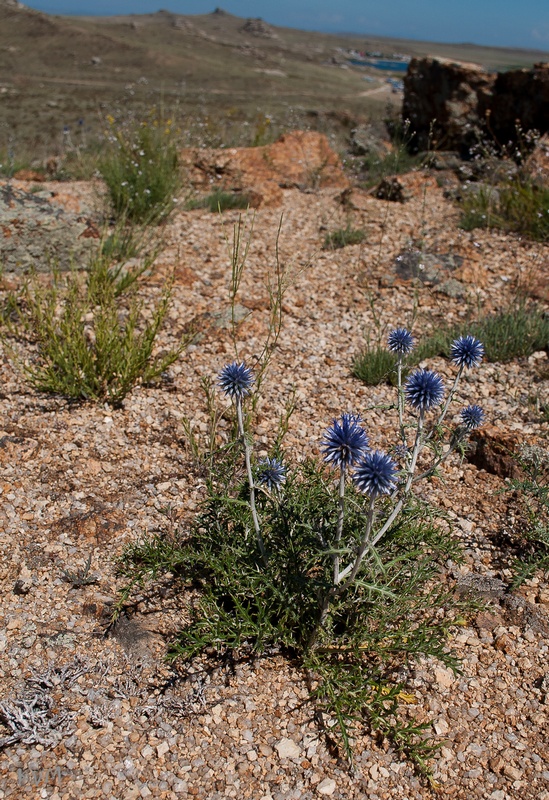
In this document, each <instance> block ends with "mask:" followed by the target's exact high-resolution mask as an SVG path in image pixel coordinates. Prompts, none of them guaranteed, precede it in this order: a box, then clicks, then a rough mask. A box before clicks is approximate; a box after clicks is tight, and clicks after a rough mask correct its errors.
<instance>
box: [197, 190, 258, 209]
mask: <svg viewBox="0 0 549 800" xmlns="http://www.w3.org/2000/svg"><path fill="white" fill-rule="evenodd" d="M249 206H250V198H249V197H248V195H246V194H242V193H238V192H225V191H223V190H222V189H216V190H215V191H214V192H212V193H211V194H209V195H206V197H199V198H195V199H192V200H189V201H188V202H187V208H189V209H193V208H208V209H209V210H210V211H212V212H216V211H219V212H222V211H228V210H229V209H235V208H236V209H241V210H245V209H247V208H249Z"/></svg>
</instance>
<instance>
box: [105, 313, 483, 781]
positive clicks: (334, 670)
mask: <svg viewBox="0 0 549 800" xmlns="http://www.w3.org/2000/svg"><path fill="white" fill-rule="evenodd" d="M413 346H414V342H413V338H412V336H411V334H410V333H409V332H408V331H407V330H405V329H402V328H401V329H397V330H396V331H392V332H391V334H390V336H389V349H390V351H391V353H392V355H393V356H394V357H395V359H396V373H397V386H396V403H395V408H396V410H397V412H398V428H397V430H396V431H395V441H394V446H392V447H391V450H390V451H389V452H387V453H385V452H383V451H381V450H372V449H371V448H370V445H369V440H368V435H367V433H366V431H365V430H364V428H363V426H362V420H361V418H360V416H358V415H356V414H352V413H344V414H343V415H342V416H341V418H340V419H337V420H334V421H333V422H332V424H331V425H330V426H329V427H328V428H327V430H326V432H325V434H324V439H323V440H322V442H321V444H320V447H321V451H322V454H323V462H322V463H319V462H317V461H314V460H311V459H308V460H305V461H302V462H301V463H299V461H298V463H297V464H296V465H293V464H292V463H291V462H290V460H289V459H288V460H286V457H285V456H284V453H283V451H282V443H281V437H280V436H277V437H276V443H275V446H274V448H273V450H272V452H271V453H270V455H269V456H268V457H266V458H260V459H258V458H256V456H255V453H254V445H253V408H254V402H253V401H254V392H255V391H256V390H257V389H256V387H255V388H254V385H255V383H256V375H255V374H254V371H253V370H252V369H251V368H249V367H248V366H247V365H246V364H245V363H244V362H237V361H234V362H233V363H230V364H227V365H226V366H225V367H224V368H223V369H222V371H221V373H220V374H219V378H218V385H219V388H220V389H221V391H222V392H223V393H224V395H225V396H226V397H227V398H228V399H229V400H230V401H231V406H232V409H233V412H234V422H235V424H234V430H235V436H234V438H232V439H230V440H229V441H227V442H226V444H225V445H224V446H223V447H222V448H221V449H218V450H217V451H216V453H215V454H214V456H213V459H212V461H211V468H210V470H209V474H208V476H207V478H206V490H207V497H206V499H205V501H204V503H203V506H202V509H201V510H200V512H199V513H198V515H197V518H196V520H195V522H194V524H193V525H192V526H191V527H190V529H189V530H181V531H179V533H178V534H176V535H175V536H171V537H162V536H154V537H152V538H151V537H148V538H146V539H145V540H144V541H143V542H141V543H138V544H133V545H131V546H130V547H128V548H127V550H126V551H125V553H124V554H123V556H122V557H121V559H120V562H119V569H120V572H121V573H122V574H123V575H124V576H125V578H126V580H127V583H126V586H125V589H124V590H123V592H122V595H121V598H120V602H119V606H118V607H119V609H120V608H121V607H122V605H123V603H124V602H125V601H126V600H127V599H128V598H129V597H130V595H131V592H132V590H133V588H134V587H135V586H137V585H139V586H142V585H143V584H144V583H145V582H147V581H149V580H151V579H156V578H159V577H160V576H161V575H163V574H164V573H166V572H169V573H170V574H171V575H172V576H173V577H174V579H175V580H176V581H177V591H181V589H182V588H183V587H184V586H187V587H188V588H189V589H190V588H191V587H192V588H193V590H196V589H198V590H199V592H200V600H199V602H197V603H194V604H193V614H192V619H191V621H190V623H189V624H188V625H187V626H185V628H184V630H182V631H181V633H180V634H179V635H178V636H177V638H176V640H175V641H174V643H173V646H172V649H171V657H172V658H180V657H183V658H185V659H192V658H194V657H196V656H198V655H204V654H210V655H213V654H217V655H222V656H226V655H227V654H232V656H233V657H245V656H246V655H251V654H254V653H268V652H270V651H271V649H272V648H277V649H280V648H282V651H283V652H285V653H287V654H288V655H291V657H292V658H293V660H294V663H295V661H296V660H297V661H298V662H299V663H300V664H301V666H302V668H303V671H304V674H305V676H306V679H307V683H308V686H309V688H310V692H311V701H312V702H313V704H314V705H315V707H316V710H317V712H321V717H322V718H323V719H324V720H325V722H326V725H327V727H328V729H329V731H330V737H331V738H332V739H334V737H335V738H336V740H337V741H338V742H339V744H340V745H341V747H342V748H343V750H344V751H345V753H346V754H347V756H348V757H349V758H351V757H352V744H351V742H352V739H353V738H356V736H357V735H359V734H360V732H361V730H362V729H363V728H364V726H366V727H369V728H370V729H372V730H376V731H378V732H380V733H381V734H383V735H385V736H387V737H388V739H390V740H391V741H392V742H393V744H394V746H395V747H396V749H397V750H398V751H399V752H402V753H404V754H406V755H407V756H408V757H409V758H411V759H412V760H413V761H414V763H415V764H416V766H417V767H418V769H419V770H420V771H422V772H424V773H428V769H429V768H428V757H429V756H430V755H431V754H432V752H433V749H434V747H435V745H433V743H432V742H430V741H428V740H427V738H426V731H427V728H428V723H421V724H419V723H417V722H415V721H414V720H413V719H410V718H409V715H408V712H407V711H406V709H405V701H404V698H405V697H406V692H405V689H406V679H405V677H403V676H405V674H406V669H407V668H408V667H410V666H411V665H412V663H413V661H414V659H416V658H418V657H420V656H430V657H434V658H437V659H439V660H440V661H442V662H443V663H444V664H446V665H447V666H449V667H451V668H452V669H454V670H456V669H457V666H458V665H457V661H456V658H455V657H454V655H453V654H452V653H451V651H450V650H449V648H448V641H447V640H448V635H449V632H450V630H451V627H452V625H453V624H454V623H455V622H456V621H457V620H458V618H459V617H460V614H461V613H462V612H463V610H464V606H461V605H460V601H457V600H456V598H455V596H453V594H452V592H451V590H450V588H445V587H444V582H443V581H442V580H441V576H442V574H443V572H444V564H445V563H446V562H447V560H448V558H451V559H452V560H454V561H455V560H456V559H458V558H459V547H458V546H457V544H456V542H455V541H454V540H452V538H451V537H449V536H448V534H447V533H446V532H444V533H443V532H442V531H441V530H440V529H439V528H438V527H437V524H436V522H435V519H434V517H433V513H432V512H431V511H429V509H427V508H426V507H425V506H424V505H423V504H422V503H421V502H420V501H419V500H418V499H417V498H416V496H415V491H414V488H415V485H416V484H417V482H418V481H420V480H422V479H424V478H426V477H428V476H430V475H432V474H433V473H434V472H435V471H436V470H438V469H439V468H440V467H441V466H442V465H443V464H444V462H445V461H446V460H447V458H448V457H449V456H450V454H451V453H452V452H454V451H455V450H459V449H461V448H462V447H463V446H464V443H465V441H466V439H467V436H468V434H469V432H470V431H471V430H473V429H475V428H477V427H479V426H480V425H482V423H483V420H484V412H483V410H482V409H481V408H480V407H479V406H477V405H469V406H467V407H466V408H463V409H462V410H461V414H460V422H459V424H458V425H448V423H447V422H446V419H447V416H448V412H449V408H450V405H451V403H452V400H453V399H454V397H455V394H456V390H457V387H458V384H459V381H460V378H461V376H462V374H463V372H464V370H466V369H472V368H474V367H475V366H477V365H478V364H479V362H480V360H481V359H482V356H483V346H482V344H481V343H480V342H479V341H478V340H477V339H475V338H474V337H472V336H466V337H460V338H459V339H457V340H455V341H454V342H453V343H452V348H451V359H452V362H453V364H454V365H455V367H456V368H457V371H456V375H455V378H454V381H453V384H452V386H451V388H450V389H449V391H448V392H446V389H445V387H444V384H443V380H442V378H441V377H440V376H439V375H438V374H437V373H435V372H432V371H430V370H423V369H417V370H415V371H414V372H412V373H410V375H409V376H408V377H407V379H406V380H405V382H404V374H403V369H402V368H403V364H404V359H405V357H406V355H408V354H409V353H410V352H411V351H412V350H413ZM444 433H446V436H444ZM427 450H429V451H430V453H431V455H430V456H429V457H426V453H427ZM204 463H205V462H204V461H203V462H202V465H203V464H204Z"/></svg>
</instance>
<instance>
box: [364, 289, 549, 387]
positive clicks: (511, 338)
mask: <svg viewBox="0 0 549 800" xmlns="http://www.w3.org/2000/svg"><path fill="white" fill-rule="evenodd" d="M460 327H461V326H460ZM467 327H468V330H470V331H471V334H472V335H473V336H475V337H477V338H478V339H480V340H481V341H482V342H483V343H484V348H485V357H486V360H487V361H491V362H501V363H505V362H507V361H511V360H512V359H513V358H522V357H524V356H529V355H531V354H532V353H535V352H536V351H537V350H549V314H547V313H546V312H545V311H543V310H542V309H540V308H539V307H538V306H536V305H534V304H527V303H525V302H523V301H518V302H515V303H514V304H513V305H511V306H510V307H509V308H508V309H506V310H505V311H501V312H499V313H496V314H489V315H487V316H485V317H481V318H480V319H478V320H476V321H472V322H470V323H468V325H467ZM459 333H460V328H458V327H457V326H455V327H454V326H448V325H441V326H440V327H439V328H437V329H436V330H435V331H434V332H433V333H432V334H431V335H430V336H428V337H426V338H425V339H424V340H423V341H421V342H419V343H418V345H417V347H416V348H414V350H413V352H411V353H410V354H408V356H407V358H406V367H407V368H409V367H411V366H414V365H416V364H419V363H421V362H422V361H425V360H427V359H430V358H434V357H435V356H444V357H446V358H447V357H448V356H449V355H450V350H451V346H452V341H453V340H454V339H455V338H456V337H457V336H459ZM395 369H396V360H395V358H394V357H393V356H392V354H391V353H390V352H389V351H388V350H387V349H386V348H384V347H382V346H381V345H378V346H376V347H371V346H370V345H367V346H366V347H365V348H364V350H362V352H361V353H359V355H358V356H357V357H356V359H355V361H354V363H353V366H352V373H353V375H354V376H355V377H356V378H359V379H360V380H362V381H364V383H366V384H367V385H368V386H375V385H378V384H380V383H394V382H395V380H396V377H395Z"/></svg>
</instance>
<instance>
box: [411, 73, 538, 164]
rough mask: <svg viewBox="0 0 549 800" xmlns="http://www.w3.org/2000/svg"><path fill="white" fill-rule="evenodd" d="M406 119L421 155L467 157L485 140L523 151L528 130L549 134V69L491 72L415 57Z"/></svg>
mask: <svg viewBox="0 0 549 800" xmlns="http://www.w3.org/2000/svg"><path fill="white" fill-rule="evenodd" d="M402 118H403V120H404V121H406V120H409V125H410V134H411V135H413V140H412V142H411V146H412V147H413V148H414V149H416V150H426V149H434V150H457V151H458V152H459V153H460V154H461V155H462V156H465V157H467V156H469V155H470V148H471V147H472V146H474V145H475V144H477V143H478V142H481V141H488V142H491V143H492V144H494V145H496V146H498V147H500V146H507V145H508V144H509V143H511V145H512V146H513V147H515V146H517V147H519V148H520V147H521V146H523V144H524V142H523V138H524V134H526V133H527V132H528V131H531V130H537V131H539V133H541V134H544V133H547V132H548V131H549V64H544V63H540V64H535V65H534V67H533V68H532V69H519V70H511V71H509V72H504V73H490V72H486V70H484V69H483V68H482V67H480V66H478V65H476V64H467V63H462V62H455V61H449V60H446V59H436V58H414V59H412V61H411V62H410V66H409V68H408V72H407V74H406V76H405V78H404V102H403V109H402Z"/></svg>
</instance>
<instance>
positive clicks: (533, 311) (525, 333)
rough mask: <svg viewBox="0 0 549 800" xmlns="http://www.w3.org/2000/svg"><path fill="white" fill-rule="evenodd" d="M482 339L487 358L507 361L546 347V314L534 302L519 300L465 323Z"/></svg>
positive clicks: (548, 317) (548, 344) (548, 342)
mask: <svg viewBox="0 0 549 800" xmlns="http://www.w3.org/2000/svg"><path fill="white" fill-rule="evenodd" d="M468 328H469V330H470V331H471V333H472V335H473V336H476V337H477V338H478V339H480V340H481V341H482V342H483V343H484V347H485V349H486V358H487V360H488V361H500V362H506V361H511V360H512V359H513V358H521V357H523V356H529V355H531V354H532V353H534V352H536V350H547V349H549V315H548V314H547V313H545V312H544V311H542V310H541V309H540V308H539V307H537V306H535V305H527V304H526V303H524V302H519V303H516V304H515V305H513V306H512V307H511V308H509V309H508V310H506V311H502V312H500V313H499V314H490V315H489V316H486V317H482V318H481V319H479V320H478V321H477V322H473V323H471V324H470V325H469V326H468Z"/></svg>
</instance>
